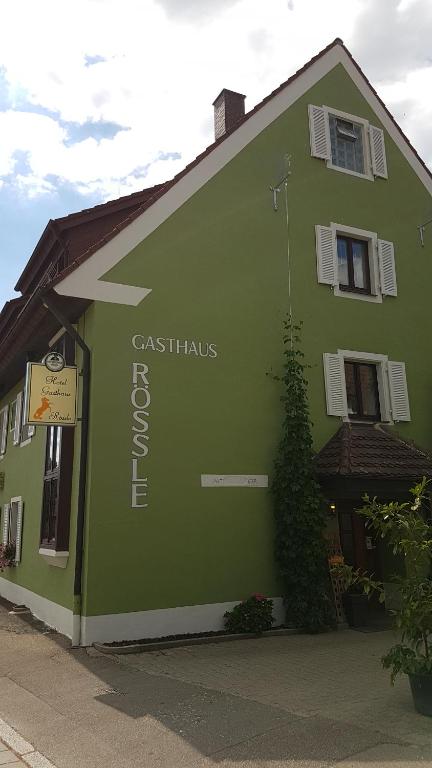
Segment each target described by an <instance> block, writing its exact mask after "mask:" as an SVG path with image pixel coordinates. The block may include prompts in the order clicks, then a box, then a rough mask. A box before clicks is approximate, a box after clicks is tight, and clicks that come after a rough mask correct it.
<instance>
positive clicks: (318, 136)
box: [309, 104, 330, 160]
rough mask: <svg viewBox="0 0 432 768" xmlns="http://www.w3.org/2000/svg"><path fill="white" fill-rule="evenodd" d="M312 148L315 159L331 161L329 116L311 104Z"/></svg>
mask: <svg viewBox="0 0 432 768" xmlns="http://www.w3.org/2000/svg"><path fill="white" fill-rule="evenodd" d="M309 132H310V147H311V154H312V156H313V157H320V158H321V159H322V160H329V159H330V140H329V132H328V128H327V115H326V113H325V111H324V109H323V108H322V107H315V106H314V105H313V104H309Z"/></svg>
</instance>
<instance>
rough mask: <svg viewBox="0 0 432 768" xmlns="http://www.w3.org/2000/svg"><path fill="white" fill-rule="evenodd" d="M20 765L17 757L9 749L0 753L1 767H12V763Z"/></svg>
mask: <svg viewBox="0 0 432 768" xmlns="http://www.w3.org/2000/svg"><path fill="white" fill-rule="evenodd" d="M17 762H18V763H19V762H20V761H19V760H18V758H17V756H16V755H15V754H14V753H13V752H11V751H10V750H9V749H6V750H4V751H3V752H0V765H10V764H11V763H15V764H16V763H17Z"/></svg>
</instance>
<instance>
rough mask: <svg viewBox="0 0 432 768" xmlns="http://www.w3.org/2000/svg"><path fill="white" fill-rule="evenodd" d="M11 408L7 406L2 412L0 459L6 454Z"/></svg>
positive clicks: (0, 422)
mask: <svg viewBox="0 0 432 768" xmlns="http://www.w3.org/2000/svg"><path fill="white" fill-rule="evenodd" d="M8 419H9V406H8V405H5V406H4V407H3V408H2V409H1V411H0V458H2V457H3V456H4V455H5V453H6V448H7V436H8Z"/></svg>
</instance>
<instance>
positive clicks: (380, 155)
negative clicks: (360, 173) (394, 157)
mask: <svg viewBox="0 0 432 768" xmlns="http://www.w3.org/2000/svg"><path fill="white" fill-rule="evenodd" d="M369 144H370V153H371V161H372V173H373V175H374V176H379V177H380V178H382V179H388V173H387V157H386V150H385V142H384V131H382V130H381V128H377V127H376V126H374V125H370V126H369Z"/></svg>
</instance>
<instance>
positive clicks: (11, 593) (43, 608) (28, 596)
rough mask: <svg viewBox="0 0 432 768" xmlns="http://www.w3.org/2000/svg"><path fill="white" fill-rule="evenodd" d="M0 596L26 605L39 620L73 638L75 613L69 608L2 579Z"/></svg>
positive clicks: (17, 603) (0, 580) (0, 579)
mask: <svg viewBox="0 0 432 768" xmlns="http://www.w3.org/2000/svg"><path fill="white" fill-rule="evenodd" d="M0 595H1V596H2V597H4V598H5V599H6V600H9V601H10V602H11V603H15V604H16V605H26V606H27V608H29V609H30V610H31V612H32V614H33V615H34V616H36V618H37V619H40V620H41V621H43V622H44V623H45V624H48V626H49V627H52V628H53V629H56V630H57V631H58V632H61V634H62V635H66V637H72V629H73V613H72V611H70V610H69V609H68V608H64V607H63V606H62V605H59V604H58V603H53V602H52V600H47V598H46V597H42V596H41V595H37V594H36V593H35V592H31V591H30V590H29V589H26V588H25V587H21V586H19V584H14V583H13V582H12V581H8V580H7V579H3V578H2V577H0Z"/></svg>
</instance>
